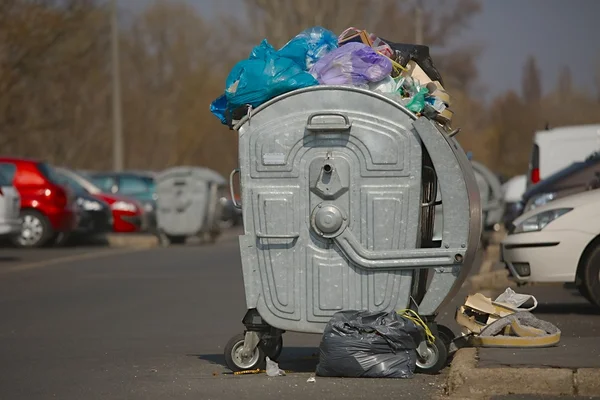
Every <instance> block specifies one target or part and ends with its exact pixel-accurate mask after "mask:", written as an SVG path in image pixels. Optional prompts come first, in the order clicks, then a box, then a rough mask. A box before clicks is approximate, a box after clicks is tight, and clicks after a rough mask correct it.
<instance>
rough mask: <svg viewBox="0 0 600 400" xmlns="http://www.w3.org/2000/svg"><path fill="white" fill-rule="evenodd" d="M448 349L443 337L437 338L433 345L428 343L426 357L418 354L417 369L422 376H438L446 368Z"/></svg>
mask: <svg viewBox="0 0 600 400" xmlns="http://www.w3.org/2000/svg"><path fill="white" fill-rule="evenodd" d="M447 361H448V348H447V347H446V343H444V340H443V339H442V338H441V337H438V336H436V338H435V341H434V342H433V343H429V342H427V350H426V355H425V356H424V357H423V356H421V355H420V354H419V353H418V352H417V369H416V371H417V372H419V373H422V374H437V373H438V372H440V371H441V370H442V369H444V367H445V366H446V363H447Z"/></svg>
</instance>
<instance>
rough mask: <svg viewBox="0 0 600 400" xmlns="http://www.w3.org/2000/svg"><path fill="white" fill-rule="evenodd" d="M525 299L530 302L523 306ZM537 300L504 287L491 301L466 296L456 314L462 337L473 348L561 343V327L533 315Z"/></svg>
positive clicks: (485, 298) (482, 296)
mask: <svg viewBox="0 0 600 400" xmlns="http://www.w3.org/2000/svg"><path fill="white" fill-rule="evenodd" d="M528 302H533V305H532V306H531V307H528V308H524V307H523V306H524V305H525V304H527V303H528ZM536 307H537V300H536V299H535V297H533V296H531V295H525V294H519V293H515V291H514V290H512V289H511V288H507V289H506V290H505V291H504V293H502V294H501V295H500V296H498V297H497V298H496V299H495V300H492V299H490V298H488V297H486V296H484V295H483V294H481V293H476V294H474V295H471V296H468V297H467V299H466V301H465V304H464V305H462V306H460V307H459V309H458V311H457V313H456V322H457V323H458V324H459V325H460V326H461V327H462V328H463V335H464V337H466V338H468V340H469V343H470V344H471V345H472V346H476V347H549V346H555V345H557V344H558V343H559V342H560V335H561V332H560V330H559V329H558V328H557V327H556V326H554V325H552V324H551V323H549V322H546V321H543V320H540V319H538V318H536V317H535V316H534V315H533V314H532V313H531V311H533V310H534V309H535V308H536Z"/></svg>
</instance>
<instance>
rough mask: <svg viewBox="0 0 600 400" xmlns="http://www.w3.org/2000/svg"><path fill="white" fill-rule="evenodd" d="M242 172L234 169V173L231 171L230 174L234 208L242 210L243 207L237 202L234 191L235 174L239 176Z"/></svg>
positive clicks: (230, 189) (230, 188)
mask: <svg viewBox="0 0 600 400" xmlns="http://www.w3.org/2000/svg"><path fill="white" fill-rule="evenodd" d="M239 172H240V169H239V168H236V169H234V170H233V171H231V174H229V194H230V195H231V202H232V203H233V206H234V207H235V208H240V209H241V208H242V206H241V205H239V204H238V202H237V201H236V200H235V191H234V190H233V177H234V176H235V174H238V173H239Z"/></svg>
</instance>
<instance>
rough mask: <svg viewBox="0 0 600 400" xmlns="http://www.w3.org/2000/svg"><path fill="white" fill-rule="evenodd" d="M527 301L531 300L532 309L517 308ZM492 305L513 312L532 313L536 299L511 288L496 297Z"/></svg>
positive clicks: (536, 303)
mask: <svg viewBox="0 0 600 400" xmlns="http://www.w3.org/2000/svg"><path fill="white" fill-rule="evenodd" d="M529 299H532V300H533V307H530V308H519V307H521V306H522V305H523V304H525V303H527V301H528V300H529ZM494 303H497V304H500V305H503V306H505V307H509V308H510V309H512V310H514V311H533V310H534V309H535V308H536V307H537V305H538V302H537V299H536V298H535V297H534V296H532V295H530V294H520V293H517V292H515V291H514V290H512V289H511V288H506V290H505V291H504V293H502V294H501V295H500V296H498V297H496V300H494Z"/></svg>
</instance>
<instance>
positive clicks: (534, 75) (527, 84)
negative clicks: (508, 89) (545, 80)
mask: <svg viewBox="0 0 600 400" xmlns="http://www.w3.org/2000/svg"><path fill="white" fill-rule="evenodd" d="M521 90H522V92H523V98H524V99H525V101H526V102H527V103H528V104H539V102H540V100H541V98H542V83H541V77H540V70H539V68H538V66H537V61H536V59H535V57H533V56H529V58H528V59H527V61H526V62H525V66H524V67H523V78H522V82H521Z"/></svg>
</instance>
